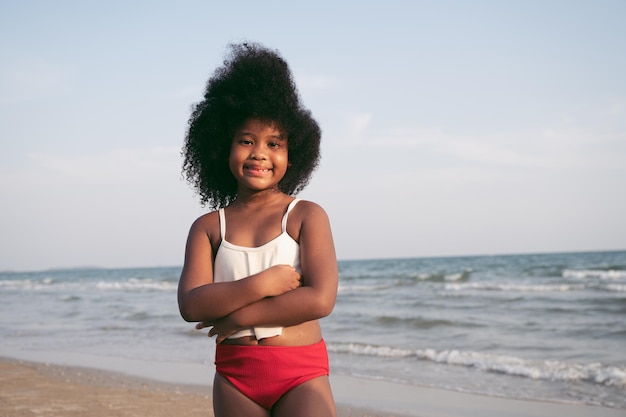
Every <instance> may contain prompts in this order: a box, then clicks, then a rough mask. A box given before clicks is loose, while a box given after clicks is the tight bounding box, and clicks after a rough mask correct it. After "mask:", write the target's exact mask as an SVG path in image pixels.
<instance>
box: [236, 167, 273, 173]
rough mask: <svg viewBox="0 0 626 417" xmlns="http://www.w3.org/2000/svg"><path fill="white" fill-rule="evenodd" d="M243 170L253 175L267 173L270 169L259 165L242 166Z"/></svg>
mask: <svg viewBox="0 0 626 417" xmlns="http://www.w3.org/2000/svg"><path fill="white" fill-rule="evenodd" d="M243 169H244V171H246V172H248V173H250V174H253V175H263V174H267V173H268V172H271V171H272V170H271V169H270V168H263V167H259V166H245V165H244V167H243Z"/></svg>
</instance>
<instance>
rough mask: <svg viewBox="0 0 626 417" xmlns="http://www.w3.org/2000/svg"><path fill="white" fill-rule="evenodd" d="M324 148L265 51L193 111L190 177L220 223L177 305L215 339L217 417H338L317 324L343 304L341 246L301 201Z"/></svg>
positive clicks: (238, 57) (238, 63) (240, 49)
mask: <svg viewBox="0 0 626 417" xmlns="http://www.w3.org/2000/svg"><path fill="white" fill-rule="evenodd" d="M320 136H321V133H320V129H319V127H318V125H317V123H316V122H315V120H314V119H313V118H312V117H311V115H310V113H309V112H308V111H307V110H306V109H304V108H303V106H302V105H301V103H300V99H299V96H298V92H297V90H296V87H295V84H294V82H293V79H292V76H291V73H290V71H289V68H288V66H287V63H286V62H285V61H284V60H283V59H282V58H281V57H280V55H279V54H278V53H277V52H275V51H272V50H268V49H266V48H264V47H262V46H260V45H256V44H242V45H231V53H230V55H229V56H228V57H227V59H226V61H225V63H224V66H222V67H221V68H218V69H217V71H216V72H215V74H214V75H213V77H212V78H210V79H209V81H208V84H207V87H206V90H205V94H204V99H203V100H202V101H201V102H200V103H198V104H196V105H195V106H194V108H193V112H192V115H191V118H190V120H189V128H188V132H187V136H186V141H185V145H184V148H183V155H184V158H185V160H184V164H183V171H184V173H185V174H186V177H187V179H188V181H189V182H190V183H191V184H192V185H194V187H195V188H196V190H197V192H198V194H199V195H200V198H201V201H202V203H203V204H206V203H209V204H210V206H211V207H212V208H213V209H215V210H216V211H213V212H211V213H208V214H206V215H204V216H201V217H200V218H198V219H197V220H196V221H195V222H194V223H193V225H192V226H191V230H190V232H189V237H188V240H187V247H186V253H185V264H184V267H183V271H182V274H181V277H180V282H179V287H178V304H179V307H180V312H181V315H182V316H183V318H184V319H185V320H187V321H192V322H199V323H198V324H197V325H196V328H197V329H202V328H204V327H211V329H210V331H209V336H216V341H217V346H216V353H215V365H216V373H215V380H214V384H213V408H214V412H215V416H216V417H222V416H228V417H234V416H242V417H256V416H259V417H261V416H264V417H267V416H277V417H280V416H290V417H294V416H296V417H297V416H319V417H323V416H335V405H334V401H333V397H332V393H331V389H330V384H329V381H328V372H329V371H328V354H327V351H326V345H325V344H324V340H323V338H322V332H321V329H320V325H319V322H318V319H320V318H321V317H324V316H327V315H328V314H330V312H331V311H332V309H333V307H334V304H335V298H336V295H337V279H338V272H337V260H336V256H335V249H334V245H333V238H332V234H331V229H330V224H329V220H328V217H327V215H326V213H325V212H324V210H323V209H322V208H321V207H320V206H318V205H317V204H315V203H312V202H309V201H303V200H298V199H295V198H294V197H293V195H295V194H297V193H298V192H299V191H300V190H302V188H304V186H305V185H306V184H307V183H308V180H309V178H310V176H311V173H312V172H313V170H314V169H315V168H316V167H317V164H318V161H319V145H320Z"/></svg>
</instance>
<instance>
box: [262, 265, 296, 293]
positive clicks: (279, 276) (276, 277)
mask: <svg viewBox="0 0 626 417" xmlns="http://www.w3.org/2000/svg"><path fill="white" fill-rule="evenodd" d="M258 276H259V279H260V283H261V284H260V285H263V291H262V293H263V294H265V296H266V297H273V296H276V295H281V294H284V293H286V292H288V291H291V290H295V289H296V288H298V287H299V286H301V285H302V275H300V273H298V271H296V269H295V268H294V267H293V266H290V265H274V266H272V267H270V268H268V269H266V270H265V271H263V272H261V274H259V275H258Z"/></svg>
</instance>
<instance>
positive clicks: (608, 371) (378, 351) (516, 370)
mask: <svg viewBox="0 0 626 417" xmlns="http://www.w3.org/2000/svg"><path fill="white" fill-rule="evenodd" d="M328 350H329V351H330V352H333V353H343V354H352V355H361V356H375V357H381V358H410V357H415V358H416V359H419V360H427V361H431V362H435V363H440V364H446V365H453V366H465V367H469V368H475V369H479V370H481V371H484V372H491V373H500V374H506V375H510V376H518V377H524V378H530V379H535V380H548V381H565V382H576V381H582V382H588V383H592V384H598V385H604V386H612V387H617V388H619V389H626V367H618V366H611V365H604V364H602V363H598V362H596V363H589V364H581V363H568V362H563V361H555V360H530V359H522V358H517V357H513V356H506V355H497V354H492V353H482V352H464V351H460V350H455V349H450V350H439V351H438V350H435V349H415V350H412V349H403V348H397V347H391V346H376V345H367V344H359V343H329V344H328Z"/></svg>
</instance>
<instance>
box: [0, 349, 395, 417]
mask: <svg viewBox="0 0 626 417" xmlns="http://www.w3.org/2000/svg"><path fill="white" fill-rule="evenodd" d="M382 415H385V416H386V415H390V414H374V413H372V412H369V411H367V410H364V409H359V408H357V407H351V406H340V407H339V408H338V416H339V417H357V416H359V417H376V416H382ZM30 416H45V417H72V416H90V417H104V416H107V417H112V416H120V417H121V416H123V417H148V416H149V417H161V416H162V417H200V416H202V417H211V416H213V409H212V403H211V390H210V387H206V386H197V385H181V384H169V383H164V382H158V381H153V380H149V379H144V378H138V377H133V376H129V375H123V374H118V373H114V372H107V371H101V370H94V369H89V368H79V367H69V366H62V365H50V364H44V363H36V362H24V361H18V360H12V359H0V417H30Z"/></svg>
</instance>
